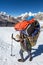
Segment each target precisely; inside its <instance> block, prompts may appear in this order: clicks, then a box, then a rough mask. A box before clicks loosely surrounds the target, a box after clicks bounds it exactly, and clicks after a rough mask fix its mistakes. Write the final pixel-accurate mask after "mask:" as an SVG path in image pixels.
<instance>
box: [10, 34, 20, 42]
mask: <svg viewBox="0 0 43 65" xmlns="http://www.w3.org/2000/svg"><path fill="white" fill-rule="evenodd" d="M11 38H12V39H14V40H15V41H17V42H20V40H16V39H15V38H14V37H13V34H12V36H11Z"/></svg>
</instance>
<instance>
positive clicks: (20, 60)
mask: <svg viewBox="0 0 43 65" xmlns="http://www.w3.org/2000/svg"><path fill="white" fill-rule="evenodd" d="M19 53H20V56H21V59H18V61H19V62H24V58H23V50H22V49H21V50H20V52H19Z"/></svg>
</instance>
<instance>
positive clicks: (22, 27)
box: [14, 18, 35, 30]
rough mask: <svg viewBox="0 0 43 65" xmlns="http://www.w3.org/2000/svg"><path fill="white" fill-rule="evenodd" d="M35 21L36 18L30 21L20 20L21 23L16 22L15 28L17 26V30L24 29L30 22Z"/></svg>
mask: <svg viewBox="0 0 43 65" xmlns="http://www.w3.org/2000/svg"><path fill="white" fill-rule="evenodd" d="M34 21H35V19H34V18H33V19H32V20H29V21H27V20H24V21H22V22H19V23H17V24H15V26H14V28H15V30H24V29H26V28H27V26H28V25H29V24H32V23H33V22H34Z"/></svg>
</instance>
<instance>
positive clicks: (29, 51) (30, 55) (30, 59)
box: [27, 50, 32, 61]
mask: <svg viewBox="0 0 43 65" xmlns="http://www.w3.org/2000/svg"><path fill="white" fill-rule="evenodd" d="M27 52H28V54H29V57H30V58H29V61H32V54H31V50H28V51H27Z"/></svg>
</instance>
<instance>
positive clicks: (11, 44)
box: [11, 33, 15, 56]
mask: <svg viewBox="0 0 43 65" xmlns="http://www.w3.org/2000/svg"><path fill="white" fill-rule="evenodd" d="M12 37H13V33H12ZM11 40H12V41H11V56H15V55H13V39H12V38H11Z"/></svg>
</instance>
